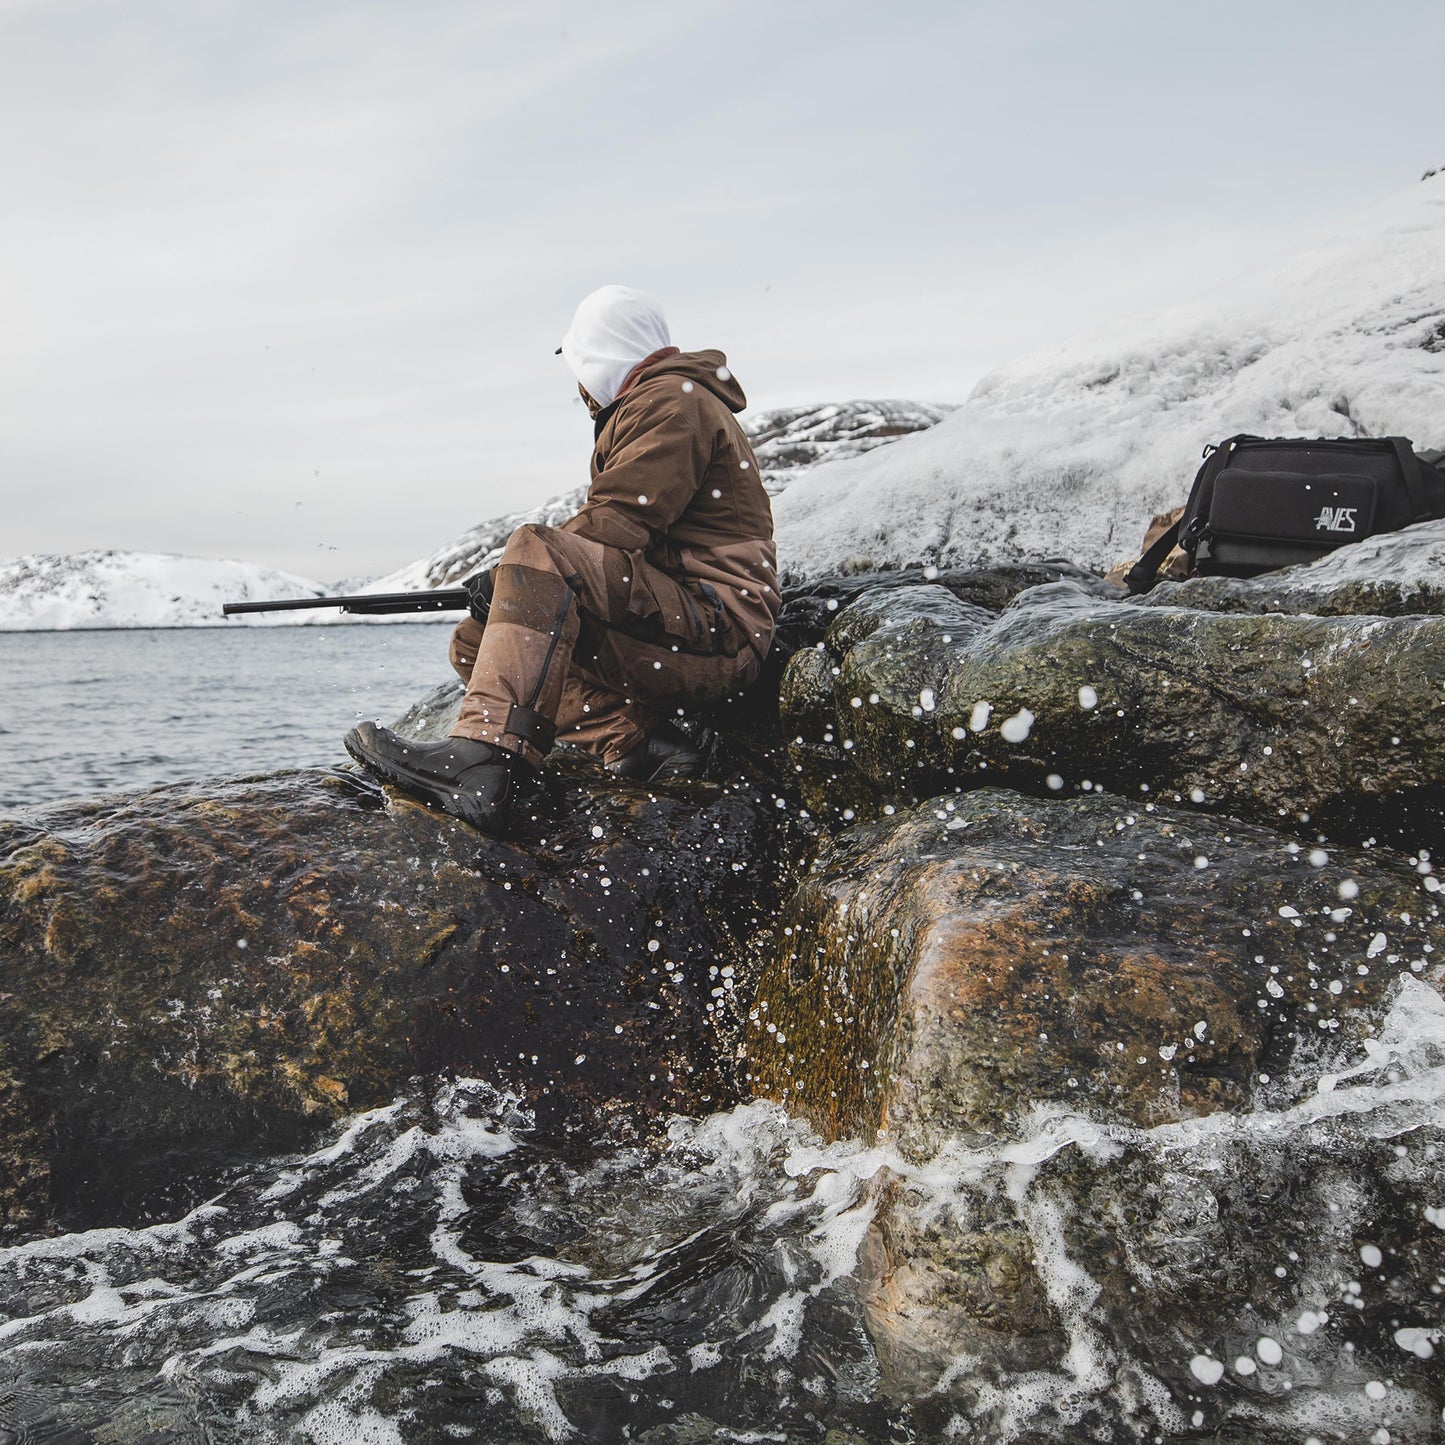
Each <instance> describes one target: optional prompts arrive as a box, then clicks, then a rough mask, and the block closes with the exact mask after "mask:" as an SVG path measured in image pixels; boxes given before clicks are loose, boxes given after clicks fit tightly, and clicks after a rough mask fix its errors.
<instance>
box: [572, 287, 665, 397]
mask: <svg viewBox="0 0 1445 1445" xmlns="http://www.w3.org/2000/svg"><path fill="white" fill-rule="evenodd" d="M671 345H672V337H671V336H670V335H669V334H668V330H667V321H666V319H665V318H664V317H663V314H662V307H661V306H659V305H658V304H657V302H656V301H654V300H653V299H652V297H651V296H648V295H646V294H645V293H644V292H642V291H635V290H633V288H632V287H631V286H603V287H600V288H599V289H598V290H596V291H594V292H593V293H592V294H591V295H590V296H588V297H586V298H585V299H584V300H583V302H582V304H581V305H580V306H579V307H578V308H577V314H576V315H575V316H574V317H573V318H572V325H571V326H570V327H569V328H568V331H567V334H566V336H564V337H563V338H562V347H561V351H562V359H563V360H564V361H565V362H566V363H567V365H568V366H569V367H571V369H572V374H573V376H575V377H576V378H577V380H578V381H580V382H581V383H582V385H583V386H585V387H586V388H587V394H588V395H589V396H591V397H592V398H593V399H594V400H595V401H596V402H597V403H598V405H600V406H611V405H612V403H613V402H614V401H616V400H617V392H618V390H619V388H620V387H621V386H622V383H623V382H624V381H626V380H627V373H628V372H629V371H631V370H632V368H633V367H634V366H636V365H637V363H638V362H639V361H641V360H643V359H644V358H645V357H648V356H651V355H652V353H653V352H654V351H661V350H662V348H663V347H664V346H671Z"/></svg>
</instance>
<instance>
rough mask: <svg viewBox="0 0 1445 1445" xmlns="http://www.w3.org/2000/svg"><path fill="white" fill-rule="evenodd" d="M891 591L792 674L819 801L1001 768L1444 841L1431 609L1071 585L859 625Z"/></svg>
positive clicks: (803, 747) (1054, 788) (787, 692)
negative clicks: (1376, 609) (1222, 603)
mask: <svg viewBox="0 0 1445 1445" xmlns="http://www.w3.org/2000/svg"><path fill="white" fill-rule="evenodd" d="M1189 585H1193V584H1189ZM879 600H880V599H874V598H871V597H868V596H865V597H863V598H860V599H859V600H858V601H857V602H855V603H854V604H853V605H852V606H851V607H850V608H848V609H846V611H844V612H842V613H840V614H839V616H838V618H837V619H836V620H835V621H834V622H833V623H832V625H831V626H830V629H829V632H828V635H827V638H826V640H825V649H824V650H825V652H826V657H823V658H821V659H815V658H795V659H794V661H793V662H792V663H791V664H790V669H789V673H788V676H787V677H786V678H785V679H784V683H783V690H782V698H783V721H784V724H785V728H786V730H788V731H791V732H793V733H794V735H795V737H801V738H802V739H803V742H802V743H797V742H794V744H793V746H794V748H795V749H796V753H797V757H796V765H797V766H799V767H801V768H802V769H803V773H804V776H812V777H816V776H817V775H819V774H820V773H821V774H822V782H821V783H820V784H814V786H813V789H812V798H813V803H814V806H815V807H818V808H831V810H832V811H833V812H834V813H836V811H837V809H838V807H839V806H840V804H841V805H849V806H854V807H855V808H866V807H867V806H868V805H869V801H868V800H869V799H870V798H876V797H879V796H883V797H894V798H897V799H899V800H905V799H908V798H921V797H928V796H931V795H932V794H934V793H937V792H941V791H943V790H945V789H952V788H966V787H978V786H982V785H986V784H989V783H1004V784H1007V785H1009V786H1012V787H1017V788H1020V789H1023V790H1026V791H1029V792H1033V793H1040V794H1044V793H1048V792H1058V793H1061V794H1063V795H1066V796H1067V795H1069V794H1074V793H1077V792H1079V791H1089V790H1091V789H1093V788H1094V787H1103V788H1105V789H1107V790H1108V791H1111V792H1116V793H1120V794H1124V795H1127V796H1133V797H1141V798H1142V797H1144V796H1146V795H1152V796H1154V797H1165V798H1168V799H1170V800H1174V801H1193V802H1194V803H1196V804H1197V805H1200V806H1203V807H1205V808H1208V809H1211V810H1217V811H1220V812H1224V813H1228V814H1231V815H1233V816H1236V817H1242V818H1246V819H1251V820H1254V821H1257V822H1265V823H1269V824H1271V825H1274V826H1283V827H1285V828H1287V829H1294V830H1295V831H1302V830H1303V831H1325V832H1327V833H1329V835H1330V836H1331V837H1335V838H1341V839H1345V840H1351V841H1356V842H1359V841H1364V840H1365V839H1366V838H1369V837H1370V836H1372V835H1373V836H1374V837H1375V838H1376V839H1377V840H1378V841H1381V842H1383V841H1385V840H1386V839H1388V840H1389V841H1390V842H1391V843H1392V845H1393V846H1396V847H1397V848H1401V849H1403V850H1404V851H1407V852H1409V851H1413V850H1414V849H1416V848H1418V847H1420V846H1426V847H1436V848H1438V847H1439V846H1440V843H1441V841H1442V832H1445V826H1442V819H1445V788H1442V783H1441V779H1442V778H1445V621H1442V620H1441V619H1439V618H1436V617H1430V616H1410V617H1394V618H1382V617H1353V616H1351V617H1336V618H1324V617H1314V616H1296V615H1286V614H1259V615H1226V614H1220V613H1213V612H1205V611H1199V610H1197V609H1193V608H1182V607H1166V606H1162V605H1161V606H1154V607H1140V606H1135V605H1130V604H1120V603H1111V602H1108V601H1103V600H1101V599H1099V598H1098V597H1097V596H1096V595H1093V594H1092V593H1091V592H1090V591H1088V590H1086V589H1083V588H1080V587H1077V586H1075V585H1073V584H1070V583H1059V584H1054V585H1049V586H1043V587H1038V588H1034V589H1032V590H1030V591H1028V592H1026V593H1024V594H1022V595H1021V596H1019V597H1018V598H1017V599H1016V600H1015V601H1014V603H1013V604H1011V605H1010V607H1009V608H1008V609H1007V610H1006V611H1005V612H1004V613H1003V614H1002V615H1001V616H999V617H998V618H997V619H995V620H993V621H992V622H990V623H989V624H987V625H986V626H982V627H980V626H979V625H978V618H977V617H976V615H974V614H972V613H971V612H969V611H968V610H967V608H966V607H965V606H964V605H963V604H961V603H957V602H955V603H954V604H953V606H952V608H951V609H950V607H949V606H948V604H947V602H946V601H945V600H944V599H942V598H940V597H939V596H938V594H937V593H936V592H935V591H934V590H933V589H931V588H930V589H925V588H922V587H920V588H916V589H909V590H908V591H907V592H906V593H899V594H896V595H895V596H894V598H893V599H892V602H891V606H890V613H891V616H892V617H893V618H894V619H895V620H894V621H892V622H891V623H889V624H887V625H885V626H883V627H879V628H877V629H876V630H874V631H873V632H871V633H869V634H867V635H866V636H864V637H863V638H862V640H859V639H858V636H857V633H856V630H855V628H854V626H853V618H854V615H855V614H859V613H861V614H863V615H864V616H865V617H870V619H871V613H870V611H869V609H875V610H876V607H877V605H878V601H879ZM830 681H831V689H829V687H828V684H829V682H830ZM830 690H831V699H830V698H829V697H828V692H829V691H830ZM830 702H831V707H830ZM820 720H821V721H820ZM830 733H831V734H832V736H831V738H830V737H829V736H828V734H830ZM855 777H856V778H857V779H858V781H857V782H854V781H853V779H854V778H855ZM850 793H851V794H853V797H852V798H850V796H849V795H850Z"/></svg>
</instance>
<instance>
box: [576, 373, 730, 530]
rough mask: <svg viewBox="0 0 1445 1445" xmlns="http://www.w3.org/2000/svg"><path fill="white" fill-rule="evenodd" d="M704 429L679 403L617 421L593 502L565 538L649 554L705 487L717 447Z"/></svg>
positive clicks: (641, 409) (589, 498)
mask: <svg viewBox="0 0 1445 1445" xmlns="http://www.w3.org/2000/svg"><path fill="white" fill-rule="evenodd" d="M638 400H639V402H641V401H643V400H645V398H642V397H639V398H638ZM680 400H681V399H680V398H679V401H680ZM700 422H701V418H700V417H699V416H698V415H697V414H696V411H695V409H694V408H692V407H689V406H687V405H685V404H682V405H679V404H678V403H676V402H674V403H673V404H671V405H668V406H666V407H658V406H656V405H653V406H642V405H639V406H637V407H636V408H629V410H628V412H626V413H624V414H623V415H621V416H619V417H618V426H617V431H616V435H615V436H614V438H613V445H612V449H611V451H610V452H609V453H608V455H607V458H606V460H605V461H604V462H603V464H602V468H601V470H599V471H598V473H597V475H596V477H594V478H593V481H592V486H591V489H590V490H589V491H588V493H587V500H586V502H585V503H583V505H582V509H581V511H579V512H578V513H577V515H576V516H575V517H573V518H572V519H571V520H570V521H567V522H564V523H563V524H562V531H564V532H575V533H576V534H577V535H578V536H581V537H587V538H589V539H590V540H591V541H594V542H601V543H603V544H604V545H605V546H608V547H622V548H625V549H626V550H628V551H635V552H636V551H646V550H647V548H649V547H651V546H652V545H653V543H654V542H655V541H657V539H658V538H659V537H660V536H661V535H662V533H664V532H665V531H666V530H667V528H668V527H670V526H671V525H672V524H673V523H674V522H675V521H677V519H678V518H679V517H680V516H681V515H682V514H683V512H684V511H685V510H686V508H687V505H688V503H689V502H691V501H692V499H693V496H694V495H695V494H696V492H697V489H698V487H699V486H701V485H702V479H703V477H704V475H705V474H706V472H707V468H708V465H709V463H710V462H711V460H712V446H711V438H710V437H709V436H708V435H707V434H706V432H705V430H704V428H703V427H702V426H701V424H700Z"/></svg>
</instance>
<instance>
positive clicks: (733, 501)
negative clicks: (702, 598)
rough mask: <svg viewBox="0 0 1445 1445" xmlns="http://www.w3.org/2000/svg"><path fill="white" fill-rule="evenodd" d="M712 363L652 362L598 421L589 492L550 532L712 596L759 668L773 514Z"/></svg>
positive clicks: (681, 356)
mask: <svg viewBox="0 0 1445 1445" xmlns="http://www.w3.org/2000/svg"><path fill="white" fill-rule="evenodd" d="M746 405H747V398H746V397H745V396H744V395H743V391H742V388H741V387H740V386H739V385H738V384H737V382H736V381H735V380H734V379H733V375H732V373H731V372H730V371H729V370H728V368H727V358H726V357H725V356H724V355H723V354H722V352H720V351H690V352H679V351H677V350H676V349H674V348H671V347H669V348H667V349H666V350H663V351H660V352H656V353H654V354H653V355H652V356H649V357H647V358H646V359H645V360H644V361H643V362H641V363H640V364H639V365H638V366H637V367H636V368H635V369H634V370H633V371H632V372H631V374H630V375H629V376H628V378H627V380H626V381H625V382H624V383H623V385H622V388H621V390H620V391H619V393H618V396H617V399H616V401H614V402H613V403H612V404H611V405H610V406H608V407H605V408H604V409H603V410H602V411H601V412H599V413H598V416H597V422H596V447H595V449H594V450H593V453H592V468H591V471H592V485H591V488H590V490H589V491H588V494H587V501H586V502H585V503H584V504H583V506H582V509H581V511H579V512H578V513H577V515H576V516H575V517H573V518H572V519H571V520H570V521H568V522H565V523H564V524H563V526H562V529H561V530H563V531H564V532H575V533H577V534H578V535H579V536H583V537H587V538H590V539H591V540H593V541H595V542H600V543H602V544H603V545H605V546H608V547H619V548H622V549H623V550H624V551H629V552H641V553H642V554H643V555H644V557H645V559H646V561H647V562H649V563H650V564H651V565H652V566H654V567H657V568H659V569H661V570H662V571H664V572H667V573H668V574H669V575H671V576H673V577H676V578H677V579H678V580H679V581H681V582H683V583H684V584H690V585H692V586H696V587H701V588H702V589H703V590H704V591H708V590H711V591H713V592H715V593H716V595H717V597H718V598H719V600H720V601H721V603H722V605H723V607H724V608H725V609H726V611H727V612H728V614H729V616H730V617H731V618H732V619H733V621H734V622H735V623H736V624H737V625H738V627H739V628H740V630H741V631H742V632H743V634H744V636H745V637H746V638H747V639H748V642H749V645H750V646H751V647H752V648H753V650H754V652H755V653H756V654H757V657H758V660H759V662H761V660H762V658H763V656H764V655H765V654H766V653H767V650H768V645H769V643H770V642H771V641H772V636H773V626H774V624H775V623H776V621H777V616H778V609H779V606H780V599H779V596H778V590H777V550H776V548H775V547H774V545H773V514H772V509H771V507H770V506H769V505H768V496H767V493H766V492H765V491H764V490H763V482H762V477H761V476H760V475H759V473H758V462H757V458H756V457H755V456H754V455H753V449H752V447H751V446H750V445H749V443H748V439H747V436H746V435H745V434H744V432H743V429H742V427H741V426H739V424H738V422H737V418H736V416H735V415H734V413H736V412H740V411H741V410H742V409H743V408H744V407H745V406H746Z"/></svg>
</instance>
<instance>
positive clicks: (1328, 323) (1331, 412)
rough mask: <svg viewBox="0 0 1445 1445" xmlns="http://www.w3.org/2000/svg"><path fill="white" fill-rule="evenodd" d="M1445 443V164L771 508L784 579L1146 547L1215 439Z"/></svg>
mask: <svg viewBox="0 0 1445 1445" xmlns="http://www.w3.org/2000/svg"><path fill="white" fill-rule="evenodd" d="M1237 432H1254V433H1258V434H1261V435H1265V436H1387V435H1404V436H1408V437H1410V438H1412V439H1413V440H1414V442H1415V443H1416V445H1417V446H1419V447H1440V446H1442V445H1445V174H1439V175H1433V176H1431V177H1429V178H1427V179H1425V180H1423V181H1421V182H1419V183H1417V184H1416V185H1414V186H1412V187H1410V188H1409V189H1408V190H1405V191H1403V192H1401V193H1399V194H1398V195H1396V196H1394V197H1392V198H1391V199H1390V200H1388V201H1386V202H1384V203H1383V204H1382V205H1379V206H1377V207H1375V208H1374V209H1372V210H1370V211H1368V212H1366V213H1364V214H1363V215H1361V216H1359V217H1358V218H1356V219H1355V220H1354V221H1353V222H1351V223H1350V224H1348V225H1346V226H1344V227H1342V228H1341V230H1340V231H1338V232H1337V233H1336V234H1335V235H1334V236H1332V237H1330V238H1329V239H1327V240H1325V241H1324V242H1322V243H1321V244H1319V245H1316V246H1313V247H1310V248H1308V249H1305V250H1302V251H1300V252H1298V253H1296V254H1294V255H1293V256H1291V257H1289V258H1287V259H1285V260H1283V261H1281V262H1278V263H1276V264H1274V265H1272V266H1270V267H1268V268H1266V269H1264V270H1262V271H1260V272H1258V273H1255V274H1252V275H1250V276H1246V277H1244V278H1242V279H1240V280H1238V281H1235V282H1232V283H1230V284H1228V285H1226V286H1223V287H1220V288H1218V289H1217V290H1215V291H1213V292H1210V293H1208V294H1207V295H1205V296H1202V297H1200V298H1198V299H1196V300H1194V301H1191V302H1188V303H1186V304H1184V305H1181V306H1176V307H1173V308H1170V309H1168V310H1164V311H1160V312H1155V313H1150V314H1148V315H1145V316H1139V317H1135V318H1131V319H1128V320H1124V321H1120V322H1117V323H1115V324H1113V325H1110V326H1107V327H1105V328H1102V329H1100V330H1098V331H1095V332H1092V333H1090V334H1088V335H1085V336H1082V337H1079V338H1077V339H1075V340H1072V341H1068V342H1065V343H1063V344H1061V345H1058V346H1054V347H1051V348H1049V349H1047V350H1044V351H1040V352H1037V353H1035V354H1033V355H1031V356H1027V357H1025V358H1023V359H1022V360H1019V361H1014V362H1011V363H1009V364H1008V365H1005V366H1002V367H1000V368H998V369H997V370H996V371H994V372H992V373H991V374H990V375H988V376H986V377H985V378H984V379H983V380H982V381H981V382H980V383H979V384H978V386H977V387H976V388H975V389H974V392H973V394H972V396H971V397H970V398H969V400H968V402H967V404H966V405H964V406H963V407H961V408H959V409H958V410H957V411H955V412H954V413H953V414H952V415H951V416H950V417H948V418H947V419H946V420H945V421H943V422H942V423H941V424H940V425H939V426H937V427H934V428H931V429H930V430H928V431H926V432H924V433H923V434H922V435H920V436H914V437H906V438H904V439H903V440H902V441H900V442H899V443H898V444H897V445H896V446H891V447H888V448H886V449H885V450H882V451H880V452H877V453H874V454H870V455H867V456H863V457H857V458H853V459H850V460H846V461H841V462H838V463H835V464H832V465H827V466H823V467H819V468H818V469H816V470H815V471H813V472H811V473H810V474H809V475H808V476H807V477H805V478H803V479H801V480H800V481H799V482H797V483H796V484H795V485H794V486H792V487H790V488H789V489H788V491H787V494H786V495H785V496H784V497H782V498H780V499H779V501H778V503H777V505H776V507H775V509H774V510H775V516H776V519H777V524H778V545H779V554H780V557H781V560H782V564H783V567H784V570H785V573H789V574H791V575H793V576H795V577H799V576H814V575H819V574H821V573H824V572H827V571H829V570H832V569H834V568H836V567H837V566H838V565H839V564H840V563H843V562H846V561H849V560H851V559H859V558H865V557H866V558H869V559H871V561H872V562H873V563H874V564H875V565H908V564H912V563H928V562H938V563H947V564H950V565H955V566H978V565H987V564H990V563H996V562H1007V561H1018V560H1024V559H1031V558H1043V557H1051V556H1059V555H1063V556H1067V557H1069V558H1070V559H1072V560H1073V561H1075V562H1080V563H1083V564H1086V565H1088V566H1092V567H1097V568H1100V569H1104V568H1107V567H1108V566H1109V565H1110V564H1112V563H1113V562H1115V561H1117V560H1118V559H1119V558H1121V557H1124V556H1127V555H1129V554H1130V553H1131V552H1136V551H1137V547H1138V543H1139V540H1140V538H1141V537H1142V536H1143V532H1144V528H1145V526H1146V525H1147V523H1148V521H1149V518H1150V517H1151V516H1152V515H1153V514H1155V513H1157V512H1162V511H1166V510H1167V509H1168V508H1170V507H1172V506H1177V505H1178V504H1179V503H1180V502H1182V501H1183V500H1184V497H1185V496H1186V494H1187V490H1188V486H1189V483H1190V481H1191V480H1192V478H1193V475H1194V472H1195V470H1196V469H1197V467H1198V465H1199V455H1200V451H1201V449H1202V448H1203V446H1204V445H1205V443H1207V442H1210V441H1218V440H1220V439H1221V438H1223V437H1226V436H1230V435H1232V434H1234V433H1237Z"/></svg>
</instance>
